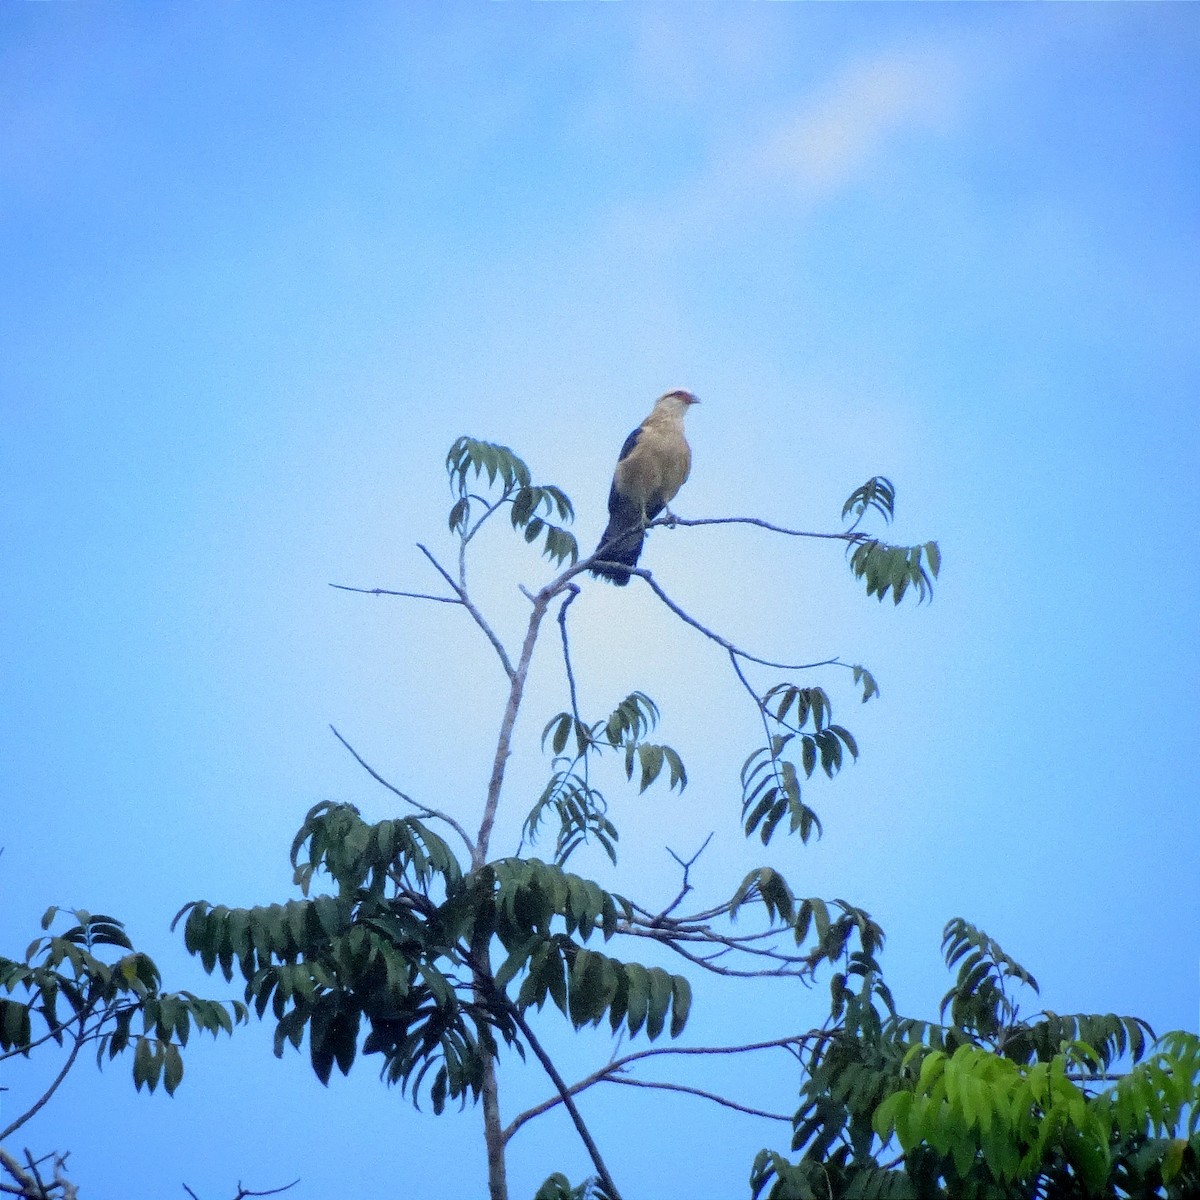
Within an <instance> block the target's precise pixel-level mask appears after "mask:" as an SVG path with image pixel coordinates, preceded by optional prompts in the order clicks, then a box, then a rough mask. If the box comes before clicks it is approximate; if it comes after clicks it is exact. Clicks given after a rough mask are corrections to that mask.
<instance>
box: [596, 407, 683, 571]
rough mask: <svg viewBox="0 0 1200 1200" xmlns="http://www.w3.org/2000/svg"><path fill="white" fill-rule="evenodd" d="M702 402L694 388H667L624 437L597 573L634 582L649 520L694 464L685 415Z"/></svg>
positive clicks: (668, 500) (656, 513)
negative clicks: (633, 571)
mask: <svg viewBox="0 0 1200 1200" xmlns="http://www.w3.org/2000/svg"><path fill="white" fill-rule="evenodd" d="M698 403H699V401H698V400H697V398H696V397H695V396H693V395H692V393H691V392H682V391H680V392H668V393H667V394H666V395H665V396H660V397H659V399H658V402H657V403H656V404H655V405H654V411H653V412H652V413H651V414H650V415H649V416H648V417H647V418H646V419H645V420H644V421H643V422H642V423H641V425H639V426H638V427H637V429H635V430H634V431H633V432H632V433H631V434H630V435H629V436H628V437H627V438H626V439H625V445H624V446H622V447H621V456H620V458H618V459H617V469H616V471H614V472H613V481H612V487H611V488H610V489H609V493H608V528H607V529H605V531H604V536H603V537H601V539H600V545H599V546H597V548H596V553H597V554H600V553H601V552H603V561H601V562H598V563H597V564H596V565H595V566H594V567H592V568H591V571H592V574H593V575H595V576H596V577H597V578H599V579H608V580H610V581H611V582H613V583H615V584H616V585H617V586H618V587H624V586H625V584H627V583H628V582H629V571H630V568H632V567H636V566H637V561H638V556H639V555H640V554H641V552H642V542H643V540H644V539H645V536H646V532H645V526H646V523H647V522H648V521H653V520H654V518H655V517H657V516H658V514H659V513H660V512H662V511H663V509H664V508H666V507H667V505H668V504H669V503H670V502H671V501H672V500H673V499H674V498H675V493H676V492H678V491H679V489H680V488H681V487H683V483H684V480H685V479H687V477H688V471H690V470H691V466H692V451H691V448H690V447H689V446H688V444H687V439H686V438H685V437H684V436H683V415H684V413H686V412H687V410H688V409H689V408H690V407H691V406H692V405H693V404H698ZM667 512H668V515H670V510H669V509H668V510H667Z"/></svg>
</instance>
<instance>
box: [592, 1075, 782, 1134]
mask: <svg viewBox="0 0 1200 1200" xmlns="http://www.w3.org/2000/svg"><path fill="white" fill-rule="evenodd" d="M602 1082H604V1083H621V1084H624V1085H625V1086H626V1087H641V1088H659V1089H661V1090H662V1091H664V1092H682V1093H683V1094H684V1095H687V1096H699V1097H700V1098H701V1099H702V1100H711V1101H712V1102H713V1103H714V1104H720V1105H721V1106H722V1107H724V1108H732V1109H734V1111H736V1112H740V1113H745V1114H746V1115H747V1116H750V1117H767V1118H768V1119H770V1120H772V1121H783V1122H785V1123H786V1124H788V1125H790V1124H791V1123H792V1118H791V1117H790V1116H787V1115H786V1114H784V1113H773V1112H766V1111H765V1110H764V1109H761V1108H750V1107H749V1106H748V1105H745V1104H739V1103H738V1102H737V1101H736V1100H730V1099H729V1098H728V1097H727V1096H719V1095H717V1093H716V1092H706V1091H704V1089H703V1088H695V1087H689V1086H688V1085H687V1084H685V1083H661V1082H659V1081H657V1080H652V1079H626V1078H625V1077H624V1076H622V1075H613V1076H606V1077H605V1078H604V1080H603V1081H602Z"/></svg>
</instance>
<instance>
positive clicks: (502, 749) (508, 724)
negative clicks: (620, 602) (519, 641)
mask: <svg viewBox="0 0 1200 1200" xmlns="http://www.w3.org/2000/svg"><path fill="white" fill-rule="evenodd" d="M548 591H549V589H543V590H542V591H541V592H539V593H538V594H537V596H535V597H534V601H533V612H532V613H530V615H529V628H528V629H527V630H526V632H525V642H524V644H523V645H522V646H521V657H520V659H518V661H517V666H516V669H515V670H514V671H513V673H512V683H511V685H510V686H509V689H508V704H507V706H506V707H505V709H504V719H503V720H502V721H501V722H500V737H499V740H498V741H497V742H496V757H495V760H494V761H493V763H492V778H491V780H490V781H489V782H488V794H487V803H486V804H485V805H484V808H483V820H482V821H481V822H480V823H479V836H478V837H477V838H476V839H475V852H474V853H473V854H472V855H471V867H472V869H473V870H476V871H477V870H479V868H480V867H482V866H483V864H484V863H485V862H487V852H488V841H489V840H490V839H491V836H492V826H493V825H494V824H495V823H496V809H497V807H498V806H499V804H500V790H501V788H503V786H504V768H505V766H506V765H507V763H508V756H509V755H510V754H511V753H512V732H513V726H515V725H516V723H517V713H518V712H519V711H520V708H521V697H522V696H523V695H524V693H525V678H526V676H527V675H528V674H529V663H530V660H531V659H532V658H533V648H534V646H535V645H536V644H537V635H538V628H539V626H540V625H541V623H542V618H543V617H544V616H545V615H546V607H547V606H548V605H549V603H550V596H549V595H548V594H547V593H548Z"/></svg>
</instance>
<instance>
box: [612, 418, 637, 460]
mask: <svg viewBox="0 0 1200 1200" xmlns="http://www.w3.org/2000/svg"><path fill="white" fill-rule="evenodd" d="M641 436H642V427H641V426H640V425H639V426H638V427H637V428H636V429H635V430H634V431H633V432H632V433H631V434H630V435H629V436H628V437H627V438H626V439H625V445H623V446H622V447H621V453H620V454H618V455H617V462H620V461H621V459H623V458H628V457H629V455H630V454H631V453H632V452H633V448H634V446H636V445H637V444H638V438H640V437H641Z"/></svg>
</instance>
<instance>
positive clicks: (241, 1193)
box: [183, 1179, 300, 1200]
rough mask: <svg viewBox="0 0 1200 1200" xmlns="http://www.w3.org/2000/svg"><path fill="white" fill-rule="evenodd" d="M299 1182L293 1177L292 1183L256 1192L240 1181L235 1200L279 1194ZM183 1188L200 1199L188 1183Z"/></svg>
mask: <svg viewBox="0 0 1200 1200" xmlns="http://www.w3.org/2000/svg"><path fill="white" fill-rule="evenodd" d="M299 1182H300V1180H299V1179H293V1180H292V1182H291V1183H285V1184H284V1185H283V1187H277V1188H267V1189H266V1191H262V1192H254V1191H251V1190H250V1189H249V1188H246V1187H243V1186H242V1184H241V1182H240V1181H239V1182H238V1185H237V1186H238V1190H237V1195H236V1196H234V1198H233V1200H246V1197H247V1196H278V1195H280V1194H281V1193H283V1192H287V1191H290V1190H291V1189H292V1188H294V1187H295V1186H296V1184H298V1183H299ZM183 1190H184V1191H185V1192H187V1194H188V1195H189V1196H191V1198H192V1200H200V1197H199V1196H197V1195H196V1193H195V1192H193V1191H192V1189H191V1188H190V1187H188V1185H187V1184H186V1183H185V1184H184V1185H183Z"/></svg>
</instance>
